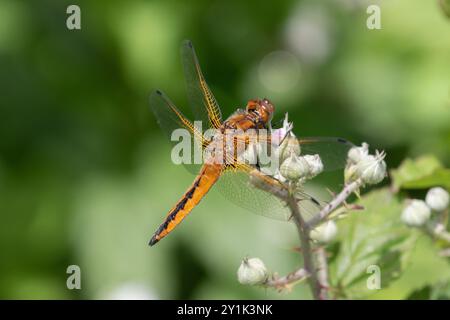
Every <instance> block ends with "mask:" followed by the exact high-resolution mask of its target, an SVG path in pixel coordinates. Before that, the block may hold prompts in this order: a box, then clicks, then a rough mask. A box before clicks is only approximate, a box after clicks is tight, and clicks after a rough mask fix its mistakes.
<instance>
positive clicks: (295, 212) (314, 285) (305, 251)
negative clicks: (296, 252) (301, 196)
mask: <svg viewBox="0 0 450 320" xmlns="http://www.w3.org/2000/svg"><path fill="white" fill-rule="evenodd" d="M287 204H288V206H289V209H290V210H291V213H292V219H293V220H294V223H295V225H296V227H297V231H298V235H299V238H300V246H301V248H302V250H301V254H302V256H303V262H304V264H305V269H306V271H308V272H309V278H308V282H309V286H310V288H311V292H312V294H313V297H314V299H316V300H323V299H324V298H325V297H323V296H322V295H321V291H322V290H321V284H320V283H319V279H318V278H317V272H316V268H315V266H314V260H313V255H312V250H311V244H310V241H309V240H310V239H309V230H308V229H307V228H306V227H305V221H304V220H303V217H302V215H301V214H300V211H299V209H298V205H297V201H296V199H295V198H294V197H293V196H289V198H288V199H287ZM325 299H326V298H325Z"/></svg>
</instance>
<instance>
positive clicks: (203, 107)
mask: <svg viewBox="0 0 450 320" xmlns="http://www.w3.org/2000/svg"><path fill="white" fill-rule="evenodd" d="M181 57H182V62H183V67H184V73H185V78H186V85H187V91H188V97H189V102H190V105H191V109H192V111H193V114H194V117H195V120H196V121H201V123H202V125H203V126H205V125H206V127H207V128H206V129H209V128H212V129H214V130H215V132H216V133H217V134H216V135H212V136H210V137H206V135H205V134H204V131H203V130H201V129H199V128H198V127H197V126H195V125H194V123H193V122H191V121H190V120H188V118H186V117H185V116H184V115H183V114H182V113H181V111H180V110H179V109H178V108H177V107H176V106H175V105H174V104H173V103H172V102H171V101H170V99H169V98H168V97H167V96H166V95H165V94H164V93H163V92H161V91H160V90H156V91H154V92H152V93H151V95H150V100H149V103H150V107H151V109H152V111H153V113H154V115H155V117H156V119H157V121H158V124H159V126H160V127H161V129H162V130H163V131H165V132H166V133H167V135H168V136H169V138H170V137H171V135H172V133H173V132H174V130H175V129H179V128H184V129H186V130H187V131H188V132H189V134H191V135H192V136H193V137H194V138H195V139H194V141H193V142H192V143H193V148H195V147H197V148H199V149H200V150H202V152H205V150H209V151H210V152H209V153H208V152H205V153H204V154H205V157H204V158H203V162H202V163H201V164H200V165H198V164H195V163H194V164H192V162H194V161H191V163H184V165H185V167H186V168H187V169H188V170H189V171H191V172H193V173H194V174H196V177H195V179H194V182H193V183H192V184H191V186H189V188H188V189H187V191H186V192H185V193H184V195H183V196H182V197H181V199H180V200H178V202H177V203H176V204H175V205H174V206H173V207H172V208H171V209H170V210H169V213H168V214H167V216H166V218H165V220H164V222H163V223H162V224H161V225H160V226H159V227H158V229H157V230H156V232H155V233H154V235H153V237H152V238H151V240H150V242H149V244H150V246H153V245H155V244H156V243H157V242H158V241H160V240H161V239H162V238H164V237H165V236H167V235H168V234H169V233H170V232H171V231H172V230H173V229H174V228H175V227H176V226H177V225H179V224H180V222H181V221H182V220H183V219H184V218H185V217H186V216H187V215H188V214H189V213H190V212H191V211H192V209H193V208H194V207H195V206H196V205H197V204H198V203H199V202H200V201H201V200H202V199H203V197H204V196H205V195H206V194H207V192H208V191H209V190H210V189H211V188H212V187H213V186H214V185H216V187H217V189H219V190H220V192H221V193H222V194H223V195H225V196H226V197H227V198H228V199H230V200H231V201H233V202H235V203H236V204H238V205H239V206H241V207H243V208H246V209H249V210H250V211H253V212H255V213H258V214H262V215H265V216H268V217H271V218H275V219H282V220H288V219H289V218H290V213H289V211H288V210H287V208H286V205H285V203H283V201H282V200H280V199H279V198H277V197H275V196H272V195H271V194H269V193H267V192H265V191H263V190H261V189H258V188H256V187H255V186H254V185H253V184H252V183H251V182H250V180H251V177H252V176H255V175H257V176H258V178H259V179H262V180H263V181H265V182H266V183H268V184H277V185H278V186H280V187H283V186H284V185H283V184H282V183H281V182H280V181H278V180H277V179H275V178H273V177H271V176H268V175H265V174H262V173H261V171H260V167H259V165H258V163H255V164H248V163H247V162H245V161H240V160H239V157H238V156H239V155H237V153H238V151H236V150H234V149H233V148H234V147H235V144H234V143H235V142H236V141H237V140H243V141H244V144H245V145H248V143H249V135H246V134H245V133H246V132H250V131H251V129H263V130H264V129H266V130H270V129H271V119H272V116H273V114H274V106H273V104H272V103H271V102H270V101H269V100H268V99H255V100H250V101H248V103H247V106H246V108H245V110H241V109H238V110H237V111H236V112H235V113H233V114H232V115H230V116H229V117H228V118H227V119H226V120H225V121H223V120H222V113H221V110H220V107H219V104H218V103H217V101H216V99H215V97H214V95H213V93H212V92H211V90H210V89H209V87H208V85H207V83H206V81H205V78H204V76H203V74H202V71H201V69H200V65H199V62H198V59H197V56H196V54H195V50H194V47H193V45H192V43H191V42H190V41H188V40H187V41H184V42H183V44H182V47H181ZM229 129H231V130H236V132H239V134H232V137H231V140H232V141H233V143H232V144H231V149H230V148H229V147H227V148H224V147H223V145H220V144H218V142H217V141H218V139H217V136H220V135H223V134H224V133H225V132H226V131H227V130H229ZM243 133H244V134H243ZM258 139H259V136H258ZM270 139H271V135H270V134H269V135H267V136H266V137H263V138H262V140H264V141H265V143H268V144H270V143H271V141H270ZM195 141H196V142H197V143H195ZM258 141H260V140H258ZM298 141H299V143H300V145H301V150H302V155H303V154H318V155H319V156H320V158H321V160H322V162H323V165H324V170H334V169H337V168H340V167H344V166H345V161H346V156H347V152H348V150H349V149H350V148H351V147H352V146H353V144H351V143H350V142H348V141H346V140H344V139H341V138H324V137H320V138H316V137H314V138H300V139H299V140H298ZM212 154H214V156H213V155H212ZM217 155H218V156H217ZM191 160H192V159H191ZM219 160H220V161H219ZM187 162H189V161H187ZM298 200H299V202H300V201H302V204H304V203H306V202H308V203H310V204H311V205H310V206H309V207H310V208H311V207H312V208H313V209H312V210H314V209H320V207H321V205H322V204H323V203H321V202H320V201H318V200H316V199H315V198H314V197H312V196H310V195H308V194H307V193H306V192H300V193H299V195H298ZM307 207H308V206H305V210H311V209H308V208H307Z"/></svg>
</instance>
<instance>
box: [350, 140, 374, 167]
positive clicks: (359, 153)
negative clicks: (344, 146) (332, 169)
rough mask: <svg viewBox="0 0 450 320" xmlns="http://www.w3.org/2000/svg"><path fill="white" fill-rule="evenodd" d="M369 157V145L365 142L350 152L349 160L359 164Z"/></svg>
mask: <svg viewBox="0 0 450 320" xmlns="http://www.w3.org/2000/svg"><path fill="white" fill-rule="evenodd" d="M368 155H369V145H368V144H367V143H365V142H363V144H362V146H361V147H353V148H351V149H350V150H349V151H348V154H347V159H348V161H349V162H350V163H358V162H360V161H361V160H362V159H364V158H365V157H366V156H368Z"/></svg>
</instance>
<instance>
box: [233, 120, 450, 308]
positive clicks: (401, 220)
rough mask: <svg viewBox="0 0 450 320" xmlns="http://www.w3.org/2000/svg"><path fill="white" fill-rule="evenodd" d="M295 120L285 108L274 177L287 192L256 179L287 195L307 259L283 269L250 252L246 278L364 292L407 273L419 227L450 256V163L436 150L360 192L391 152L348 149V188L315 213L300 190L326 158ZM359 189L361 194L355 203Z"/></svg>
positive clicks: (323, 295)
mask: <svg viewBox="0 0 450 320" xmlns="http://www.w3.org/2000/svg"><path fill="white" fill-rule="evenodd" d="M292 127H293V126H292V123H289V122H288V121H287V116H286V119H285V121H284V125H283V128H280V129H277V130H275V131H274V132H273V135H278V136H279V135H283V136H284V138H283V139H282V143H281V144H280V145H279V147H278V150H275V152H276V153H277V154H278V156H279V163H280V166H279V169H278V170H277V171H276V172H275V173H273V177H274V178H276V179H277V180H279V181H280V182H282V183H283V184H284V185H285V187H287V190H288V192H287V193H286V192H283V190H284V189H283V190H275V189H274V186H273V185H267V184H265V182H264V181H259V180H258V179H257V178H255V179H254V180H253V181H252V183H253V184H254V185H255V186H256V187H257V188H260V189H262V190H264V191H266V192H269V193H271V194H273V195H275V196H276V197H278V198H280V199H281V200H283V201H284V202H285V203H286V205H287V206H288V208H289V209H290V212H291V218H290V220H291V221H293V222H294V224H295V225H296V227H297V231H298V234H299V239H300V249H299V251H300V252H301V256H302V260H303V267H301V268H299V269H297V270H295V271H293V272H291V273H289V274H288V275H286V276H283V277H280V276H278V274H277V273H272V274H269V272H268V270H267V268H266V266H265V265H264V263H263V261H261V260H260V259H259V258H245V259H244V260H243V261H242V264H241V266H240V267H239V270H238V281H239V282H240V283H241V284H244V285H260V286H263V287H270V288H275V289H277V290H279V291H283V290H285V289H288V290H289V289H291V288H292V287H293V286H294V285H296V284H298V283H302V282H306V281H307V282H308V283H309V286H310V289H311V293H312V296H313V298H314V299H320V300H326V299H330V298H361V297H365V296H367V295H370V294H371V293H373V292H374V291H373V290H374V289H381V288H385V287H387V286H388V285H389V284H390V283H391V282H392V281H393V280H395V279H397V278H398V277H399V276H400V275H401V273H402V272H403V271H404V270H405V268H406V266H407V262H408V256H409V255H410V253H411V251H412V250H413V249H414V245H415V243H416V240H417V238H418V236H419V235H420V233H424V234H427V235H428V236H430V237H431V238H432V239H433V240H435V242H436V243H437V246H436V247H437V248H440V249H439V250H440V255H443V256H450V234H449V233H448V232H447V218H448V204H449V194H448V192H447V191H446V190H445V189H444V188H442V187H436V186H438V185H442V186H444V187H446V188H448V187H449V179H448V177H449V170H448V169H444V168H443V167H442V166H441V165H440V164H439V163H438V162H437V161H436V160H435V159H434V158H432V157H423V158H419V159H418V160H417V161H415V162H413V161H411V160H406V161H405V162H404V163H403V164H402V165H401V166H400V167H399V168H398V169H397V170H393V171H392V172H391V178H392V185H391V187H382V188H380V189H374V190H372V191H370V192H369V193H368V194H365V195H362V196H361V195H360V190H361V189H363V188H364V187H366V186H369V185H375V184H378V183H380V182H381V181H382V180H383V179H384V178H385V177H386V176H387V167H386V163H385V161H384V158H385V156H386V154H385V153H384V152H379V151H378V150H377V151H375V154H370V153H369V145H368V144H367V143H363V144H362V145H361V146H355V147H353V148H351V149H350V150H349V152H348V154H347V165H346V167H345V170H344V172H343V175H344V181H345V184H344V188H343V189H342V190H341V192H339V193H338V194H336V195H334V197H333V199H332V200H331V201H329V202H328V203H327V204H326V205H325V206H323V207H321V208H320V211H318V212H316V213H314V214H313V215H312V216H308V215H307V214H305V212H303V210H302V206H301V205H300V200H299V198H300V197H297V193H298V192H301V191H302V190H303V185H304V183H305V182H307V181H309V180H311V179H313V178H314V177H316V176H317V175H319V174H320V173H321V172H322V170H323V164H322V161H321V159H320V157H319V155H302V153H301V147H300V145H299V144H298V140H297V139H296V137H295V135H294V134H293V132H292ZM256 149H257V148H256ZM430 165H431V170H430ZM430 187H431V189H429V191H428V193H427V194H426V197H425V201H423V200H420V199H409V198H408V197H407V195H406V191H407V190H408V189H428V188H430ZM352 194H355V195H356V198H357V200H356V201H355V202H354V203H353V204H348V203H347V202H346V201H347V199H348V198H349V197H350V196H351V195H352ZM341 220H342V221H341ZM338 221H339V222H338ZM338 225H339V227H338ZM415 229H417V230H418V231H419V234H418V233H416V232H414V231H416V230H415ZM372 273H373V274H372ZM374 277H375V278H374Z"/></svg>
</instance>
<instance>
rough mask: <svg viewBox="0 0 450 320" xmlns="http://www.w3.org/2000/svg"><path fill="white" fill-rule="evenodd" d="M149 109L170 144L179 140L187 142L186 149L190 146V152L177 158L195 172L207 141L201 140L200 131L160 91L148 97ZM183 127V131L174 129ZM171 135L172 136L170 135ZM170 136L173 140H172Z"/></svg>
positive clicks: (176, 143)
mask: <svg viewBox="0 0 450 320" xmlns="http://www.w3.org/2000/svg"><path fill="white" fill-rule="evenodd" d="M149 104H150V109H151V110H152V112H153V114H154V115H155V117H156V120H157V122H158V125H159V126H160V128H161V129H162V130H163V131H164V132H165V134H166V135H167V137H168V138H169V140H170V141H171V142H172V144H173V145H174V146H175V145H178V144H179V143H180V141H181V140H183V141H184V142H186V141H188V142H186V143H187V145H186V149H185V150H187V151H189V150H188V148H190V151H191V152H186V153H184V152H181V151H180V157H179V159H180V158H181V159H184V161H183V165H184V166H185V168H186V169H187V170H188V171H189V172H191V173H193V174H197V173H198V172H199V170H200V166H201V157H200V158H199V156H198V155H199V154H200V155H201V152H202V150H203V146H204V145H205V144H206V143H207V142H205V141H204V140H203V137H202V134H201V132H200V131H199V130H198V129H197V128H195V127H194V125H193V124H192V122H190V121H189V120H188V119H187V118H186V117H185V116H184V115H183V114H182V113H181V111H180V110H179V109H178V108H177V107H176V106H175V105H174V104H173V103H172V101H170V99H169V98H168V97H167V96H166V95H165V94H164V93H163V92H161V91H159V90H156V91H153V92H152V93H151V94H150V97H149ZM177 129H184V130H183V131H181V130H179V131H177V132H176V131H175V130H177ZM172 135H173V136H172ZM172 137H173V138H174V140H172Z"/></svg>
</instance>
